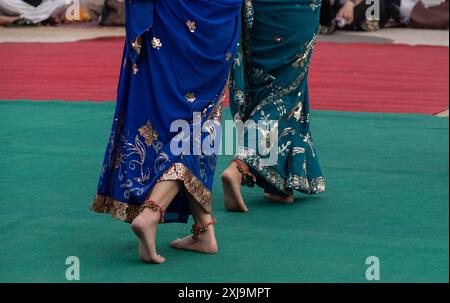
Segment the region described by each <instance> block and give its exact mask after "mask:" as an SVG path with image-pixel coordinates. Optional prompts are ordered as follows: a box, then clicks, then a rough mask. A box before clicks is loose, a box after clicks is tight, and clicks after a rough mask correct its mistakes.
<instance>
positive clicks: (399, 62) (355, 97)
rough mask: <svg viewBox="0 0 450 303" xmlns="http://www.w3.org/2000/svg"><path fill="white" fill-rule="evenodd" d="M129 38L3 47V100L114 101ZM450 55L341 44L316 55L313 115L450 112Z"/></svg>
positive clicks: (325, 47)
mask: <svg viewBox="0 0 450 303" xmlns="http://www.w3.org/2000/svg"><path fill="white" fill-rule="evenodd" d="M122 48H123V38H102V39H96V40H88V41H80V42H71V43H3V44H0V100H20V99H27V100H65V101H111V100H114V98H115V92H116V85H117V80H118V74H119V70H120V58H121V55H122ZM448 81H449V49H448V48H447V47H434V46H407V45H374V44H335V43H327V42H321V43H319V45H318V46H317V48H316V51H315V54H314V57H313V63H312V66H311V74H310V82H309V83H310V88H311V102H312V107H313V109H319V110H338V111H356V112H386V113H426V114H434V113H437V112H441V111H443V110H445V109H447V108H448V100H449V87H448Z"/></svg>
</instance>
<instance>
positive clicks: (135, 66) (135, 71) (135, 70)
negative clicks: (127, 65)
mask: <svg viewBox="0 0 450 303" xmlns="http://www.w3.org/2000/svg"><path fill="white" fill-rule="evenodd" d="M138 72H139V68H138V65H137V64H136V63H135V64H133V74H134V75H136V74H137V73H138Z"/></svg>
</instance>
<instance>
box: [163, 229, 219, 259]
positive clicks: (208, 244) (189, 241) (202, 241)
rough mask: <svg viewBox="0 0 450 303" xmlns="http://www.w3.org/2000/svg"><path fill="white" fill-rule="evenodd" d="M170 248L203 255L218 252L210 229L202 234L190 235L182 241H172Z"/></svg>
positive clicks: (212, 230) (212, 231)
mask: <svg viewBox="0 0 450 303" xmlns="http://www.w3.org/2000/svg"><path fill="white" fill-rule="evenodd" d="M170 246H171V247H173V248H176V249H183V250H190V251H196V252H200V253H203V254H215V253H216V252H217V251H218V247H217V241H216V237H215V236H214V229H213V228H211V227H210V228H209V229H208V230H207V231H206V232H204V233H202V234H199V235H190V236H187V237H185V238H183V239H177V240H175V241H172V243H170Z"/></svg>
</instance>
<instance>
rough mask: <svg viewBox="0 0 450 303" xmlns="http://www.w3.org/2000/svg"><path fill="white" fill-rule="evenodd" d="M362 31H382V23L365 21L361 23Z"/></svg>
mask: <svg viewBox="0 0 450 303" xmlns="http://www.w3.org/2000/svg"><path fill="white" fill-rule="evenodd" d="M360 26H361V29H362V30H363V31H365V32H373V31H377V30H379V29H380V21H378V20H367V19H366V20H364V21H363V22H362V23H361V25H360Z"/></svg>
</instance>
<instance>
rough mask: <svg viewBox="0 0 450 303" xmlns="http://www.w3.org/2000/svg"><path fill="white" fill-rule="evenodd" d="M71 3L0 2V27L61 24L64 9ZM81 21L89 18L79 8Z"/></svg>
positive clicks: (38, 0) (47, 0)
mask: <svg viewBox="0 0 450 303" xmlns="http://www.w3.org/2000/svg"><path fill="white" fill-rule="evenodd" d="M71 5H73V3H72V2H71V1H67V0H0V25H3V26H5V25H6V26H36V25H40V24H41V23H44V22H45V23H50V24H53V23H61V22H63V21H64V20H65V19H66V9H68V8H69V7H70V6H71ZM78 17H80V18H79V19H80V20H81V21H86V19H89V16H88V15H87V14H86V9H85V7H84V6H83V5H81V6H80V16H78Z"/></svg>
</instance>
